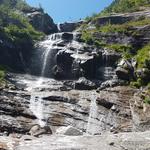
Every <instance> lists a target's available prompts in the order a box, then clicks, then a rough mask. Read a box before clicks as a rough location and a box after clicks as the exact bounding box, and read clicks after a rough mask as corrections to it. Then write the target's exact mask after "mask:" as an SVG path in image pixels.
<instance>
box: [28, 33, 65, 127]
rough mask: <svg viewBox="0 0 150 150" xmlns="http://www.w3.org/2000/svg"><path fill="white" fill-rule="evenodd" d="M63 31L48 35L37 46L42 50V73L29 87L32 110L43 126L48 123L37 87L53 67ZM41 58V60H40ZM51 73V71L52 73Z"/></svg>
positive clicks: (40, 85)
mask: <svg viewBox="0 0 150 150" xmlns="http://www.w3.org/2000/svg"><path fill="white" fill-rule="evenodd" d="M61 37H62V33H56V34H52V35H49V36H47V38H46V39H45V40H44V41H41V42H39V43H38V44H37V48H38V49H39V50H40V51H42V55H41V59H40V60H41V64H42V65H41V73H40V78H39V79H38V80H37V81H35V83H33V85H32V86H31V87H30V88H29V89H27V90H28V91H30V92H31V97H30V110H31V111H32V112H33V114H34V115H35V116H36V118H37V119H38V124H39V125H40V126H41V127H43V126H45V125H46V122H45V121H44V120H45V119H44V117H45V116H44V110H45V108H44V101H43V99H42V96H41V95H37V93H36V91H35V89H36V88H39V87H42V83H43V80H44V78H43V77H44V76H46V74H47V72H48V70H50V69H52V68H50V67H53V63H54V55H55V54H56V53H57V49H58V47H57V43H58V42H60V41H61ZM40 60H39V61H40ZM50 74H51V73H49V75H50Z"/></svg>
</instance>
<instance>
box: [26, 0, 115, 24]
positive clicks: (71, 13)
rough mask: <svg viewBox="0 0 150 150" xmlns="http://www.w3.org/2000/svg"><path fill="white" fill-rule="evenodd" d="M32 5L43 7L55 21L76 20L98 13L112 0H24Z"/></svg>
mask: <svg viewBox="0 0 150 150" xmlns="http://www.w3.org/2000/svg"><path fill="white" fill-rule="evenodd" d="M26 1H27V2H28V3H29V4H30V5H32V6H39V3H40V4H41V5H42V7H43V8H44V9H45V12H47V13H48V14H49V15H50V16H51V17H52V18H53V19H54V21H55V22H56V23H61V22H65V21H77V20H79V19H80V18H85V17H86V16H90V15H92V14H93V13H98V12H100V11H101V10H103V9H104V8H105V7H106V6H108V5H109V4H110V3H111V2H112V1H113V0H26Z"/></svg>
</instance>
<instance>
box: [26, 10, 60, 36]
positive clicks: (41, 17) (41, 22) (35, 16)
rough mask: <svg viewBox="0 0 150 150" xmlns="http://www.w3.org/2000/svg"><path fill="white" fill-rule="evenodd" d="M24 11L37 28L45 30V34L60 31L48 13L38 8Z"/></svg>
mask: <svg viewBox="0 0 150 150" xmlns="http://www.w3.org/2000/svg"><path fill="white" fill-rule="evenodd" d="M24 12H25V14H26V15H27V17H28V18H29V22H30V23H31V24H32V25H33V27H34V28H35V29H36V30H38V31H41V32H44V33H45V34H51V33H56V32H57V31H58V30H57V26H56V24H55V23H54V22H53V19H52V18H51V17H50V16H49V15H48V14H47V13H44V12H43V11H41V10H37V9H32V10H30V9H29V10H28V11H27V10H26V11H24Z"/></svg>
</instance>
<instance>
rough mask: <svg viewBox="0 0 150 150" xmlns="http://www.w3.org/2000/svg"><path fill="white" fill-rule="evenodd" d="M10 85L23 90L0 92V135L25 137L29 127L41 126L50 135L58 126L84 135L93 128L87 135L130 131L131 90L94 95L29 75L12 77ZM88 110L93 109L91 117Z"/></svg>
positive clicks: (121, 89)
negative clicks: (69, 128) (14, 133)
mask: <svg viewBox="0 0 150 150" xmlns="http://www.w3.org/2000/svg"><path fill="white" fill-rule="evenodd" d="M31 80H32V81H31ZM13 81H14V82H16V85H17V86H18V87H19V88H20V86H21V85H22V88H21V89H24V90H20V91H18V90H17V91H16V90H7V89H3V90H2V91H1V95H0V99H1V102H0V103H1V105H0V111H1V114H2V115H1V117H0V120H1V121H0V122H1V124H0V126H1V128H0V129H1V132H4V131H7V132H8V134H10V133H13V132H17V133H28V132H29V131H30V129H31V128H32V126H34V125H36V124H39V123H41V122H42V123H43V122H44V124H45V125H46V126H49V127H50V128H51V129H52V132H53V133H55V131H56V129H57V128H59V127H60V126H73V127H76V128H77V129H79V130H81V131H82V132H83V133H86V132H87V130H88V128H89V127H91V128H92V126H93V125H94V126H95V127H94V128H93V129H92V130H91V131H90V132H91V133H90V134H100V133H102V132H104V131H110V130H111V129H112V128H113V129H114V131H115V130H117V131H119V132H120V131H131V130H132V118H131V111H130V104H129V100H130V99H133V94H134V92H135V91H134V89H131V88H129V87H126V86H118V87H113V88H112V87H109V88H106V89H103V90H97V92H96V89H95V90H90V91H89V88H87V89H84V90H75V89H72V88H71V89H69V90H68V87H66V85H64V84H63V82H62V81H56V80H54V79H47V78H43V79H42V81H39V78H36V77H34V76H32V77H31V76H28V75H26V76H24V75H15V78H14V77H13ZM39 82H41V83H40V86H38V84H39ZM23 85H24V87H23ZM30 88H32V90H33V89H34V90H33V91H32V90H31V89H30ZM66 89H67V90H66ZM30 90H31V91H30ZM91 107H94V114H93V110H91ZM39 120H40V122H39Z"/></svg>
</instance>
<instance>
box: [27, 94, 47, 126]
mask: <svg viewBox="0 0 150 150" xmlns="http://www.w3.org/2000/svg"><path fill="white" fill-rule="evenodd" d="M43 109H44V105H43V100H42V98H41V97H40V96H36V95H34V94H32V95H31V98H30V110H31V111H32V112H33V114H34V115H35V116H36V117H37V119H38V124H39V125H40V126H41V127H44V126H45V125H46V122H45V121H43V119H44V115H43Z"/></svg>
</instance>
